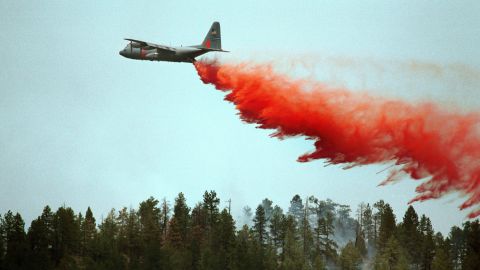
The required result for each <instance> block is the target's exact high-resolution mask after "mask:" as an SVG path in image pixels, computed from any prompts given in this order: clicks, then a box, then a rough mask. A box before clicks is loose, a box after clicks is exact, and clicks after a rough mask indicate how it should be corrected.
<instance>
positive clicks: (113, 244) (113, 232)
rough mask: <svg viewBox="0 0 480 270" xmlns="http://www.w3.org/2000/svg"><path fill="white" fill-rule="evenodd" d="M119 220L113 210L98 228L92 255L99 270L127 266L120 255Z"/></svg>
mask: <svg viewBox="0 0 480 270" xmlns="http://www.w3.org/2000/svg"><path fill="white" fill-rule="evenodd" d="M85 218H87V217H85ZM117 220H118V218H117V216H116V214H115V209H112V210H110V212H109V213H108V215H107V217H106V218H105V219H104V220H103V221H102V222H101V224H100V225H99V226H98V227H99V232H98V235H96V237H95V238H96V241H95V244H94V245H92V246H93V248H92V253H93V254H94V256H93V258H94V259H95V260H96V262H95V264H94V266H95V265H96V267H97V268H99V269H123V268H125V266H126V264H127V262H126V261H125V260H124V259H123V257H122V256H121V255H120V253H119V248H118V237H117V236H118V232H119V226H118V223H117ZM147 263H148V261H147ZM147 268H148V267H147Z"/></svg>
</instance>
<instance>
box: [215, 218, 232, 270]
mask: <svg viewBox="0 0 480 270" xmlns="http://www.w3.org/2000/svg"><path fill="white" fill-rule="evenodd" d="M218 234H219V238H220V250H219V253H220V254H218V255H219V257H220V269H224V270H231V269H234V265H235V240H236V239H235V222H234V221H233V218H232V216H231V215H230V214H229V213H228V211H227V209H223V211H222V212H221V213H220V222H219V230H218Z"/></svg>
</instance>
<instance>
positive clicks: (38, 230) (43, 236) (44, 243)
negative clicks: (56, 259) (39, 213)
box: [27, 217, 54, 269]
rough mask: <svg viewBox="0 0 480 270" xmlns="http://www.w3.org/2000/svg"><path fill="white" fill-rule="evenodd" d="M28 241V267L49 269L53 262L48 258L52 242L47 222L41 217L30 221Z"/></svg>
mask: <svg viewBox="0 0 480 270" xmlns="http://www.w3.org/2000/svg"><path fill="white" fill-rule="evenodd" d="M27 239H28V243H29V248H30V250H29V254H28V264H27V265H28V268H29V269H51V268H53V266H54V264H53V261H52V260H51V258H50V248H51V246H52V244H53V242H52V241H51V240H50V239H49V232H48V227H47V224H46V223H45V222H44V220H43V219H42V218H41V217H38V218H37V219H35V220H33V221H32V224H31V225H30V228H29V229H28V234H27Z"/></svg>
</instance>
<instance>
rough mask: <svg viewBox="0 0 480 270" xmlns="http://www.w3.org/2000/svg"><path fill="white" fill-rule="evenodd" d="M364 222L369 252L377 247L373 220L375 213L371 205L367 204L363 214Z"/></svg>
mask: <svg viewBox="0 0 480 270" xmlns="http://www.w3.org/2000/svg"><path fill="white" fill-rule="evenodd" d="M362 220H363V224H362V225H363V228H362V231H363V235H364V236H365V238H364V239H365V240H366V242H367V245H366V246H367V250H372V249H373V248H374V247H375V223H374V220H373V212H372V208H371V207H370V204H368V203H367V205H366V206H365V208H364V209H363V213H362Z"/></svg>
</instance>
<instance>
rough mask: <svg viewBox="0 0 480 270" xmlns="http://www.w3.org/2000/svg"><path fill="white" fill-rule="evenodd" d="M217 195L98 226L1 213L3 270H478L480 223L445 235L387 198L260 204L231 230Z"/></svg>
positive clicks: (148, 203)
mask: <svg viewBox="0 0 480 270" xmlns="http://www.w3.org/2000/svg"><path fill="white" fill-rule="evenodd" d="M219 204H220V199H219V198H218V196H217V194H216V193H215V191H206V192H205V193H204V195H203V201H201V202H198V203H197V204H196V205H195V206H194V207H193V208H190V207H189V206H188V205H187V202H186V199H185V197H184V195H183V194H182V193H180V194H178V196H177V197H176V198H175V202H174V204H173V208H172V207H171V205H170V204H169V202H168V201H166V200H165V199H163V200H161V201H159V200H157V199H155V198H153V197H150V198H148V199H147V200H145V201H143V202H141V203H140V204H139V206H138V208H137V209H133V208H130V209H128V208H122V209H121V210H119V211H116V210H114V209H112V210H111V211H110V212H109V214H108V215H107V216H106V217H105V218H102V220H101V221H100V222H98V224H97V221H96V219H95V217H94V215H93V212H92V210H91V209H90V207H89V208H88V209H87V210H86V212H85V214H82V213H77V214H76V213H75V212H74V211H73V210H72V208H70V207H66V206H62V207H60V208H58V209H57V210H56V211H55V212H53V211H52V209H51V208H50V207H49V206H46V207H45V208H44V209H43V212H42V214H41V215H40V216H39V217H38V218H36V219H34V220H33V221H32V222H31V225H30V227H29V228H28V230H27V231H25V222H24V221H23V219H22V217H21V215H20V214H19V213H15V214H14V213H12V212H11V211H8V212H6V213H5V214H4V215H0V269H194V270H197V269H198V270H203V269H209V270H211V269H213V270H216V269H218V270H225V269H232V270H233V269H239V270H240V269H242V270H243V269H255V270H257V269H258V270H270V269H272V270H273V269H282V270H290V269H292V270H309V269H347V270H350V269H376V270H383V269H397V270H402V269H419V270H420V269H421V270H443V269H445V270H448V269H453V270H460V269H461V270H467V269H468V270H470V269H480V223H479V220H473V221H467V222H465V223H464V224H463V226H462V227H457V226H453V227H452V228H451V230H450V232H449V234H448V235H446V236H443V235H442V234H441V233H439V232H437V233H435V231H434V230H433V227H432V224H431V222H430V219H429V218H428V217H426V216H425V215H422V216H421V217H419V216H418V215H417V213H416V212H415V210H414V208H413V207H412V206H410V207H409V208H408V209H407V211H406V212H405V214H404V216H403V218H402V219H401V220H397V219H396V217H395V215H394V213H393V210H392V208H391V206H390V205H389V204H388V203H385V202H384V201H382V200H381V201H378V202H375V203H374V204H372V205H370V204H365V203H362V204H360V205H359V206H358V209H357V211H356V213H353V214H352V211H351V209H350V206H348V205H342V204H338V203H335V202H333V201H332V200H329V199H327V200H320V199H318V198H316V197H314V196H310V197H307V198H304V199H302V198H301V197H300V196H299V195H295V196H294V197H293V198H292V199H291V201H290V206H289V207H288V209H287V210H286V211H284V210H283V209H282V208H281V207H279V206H278V205H273V202H272V201H271V200H269V199H264V200H263V201H262V202H261V203H260V204H259V205H258V206H257V207H256V208H255V210H252V209H251V208H249V207H245V208H244V213H243V217H242V220H244V223H246V224H244V225H241V224H239V225H238V226H237V225H236V222H235V220H234V219H233V217H232V215H231V214H230V212H229V209H228V208H225V209H220V207H219Z"/></svg>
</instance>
